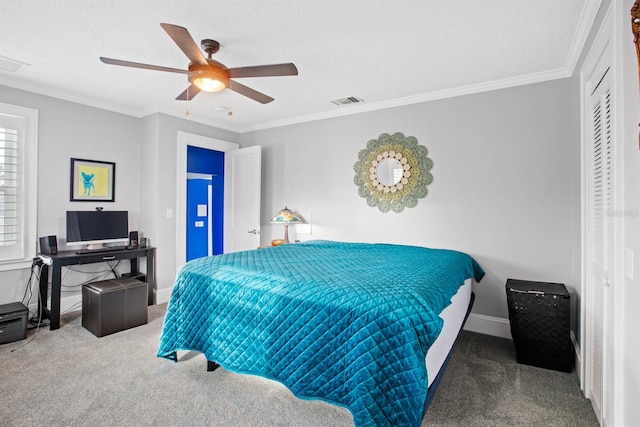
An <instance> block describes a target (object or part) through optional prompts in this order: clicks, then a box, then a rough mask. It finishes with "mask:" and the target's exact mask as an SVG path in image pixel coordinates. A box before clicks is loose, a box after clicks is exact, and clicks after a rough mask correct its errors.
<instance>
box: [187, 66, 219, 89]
mask: <svg viewBox="0 0 640 427" xmlns="http://www.w3.org/2000/svg"><path fill="white" fill-rule="evenodd" d="M189 68H190V69H189V82H190V83H191V84H193V85H195V86H197V87H198V89H200V90H203V91H205V92H219V91H221V90H222V89H224V88H226V87H228V86H229V76H227V75H226V74H225V72H224V70H219V69H214V68H209V67H208V66H207V67H206V68H204V67H200V66H194V67H189Z"/></svg>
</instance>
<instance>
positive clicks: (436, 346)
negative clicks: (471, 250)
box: [426, 279, 472, 386]
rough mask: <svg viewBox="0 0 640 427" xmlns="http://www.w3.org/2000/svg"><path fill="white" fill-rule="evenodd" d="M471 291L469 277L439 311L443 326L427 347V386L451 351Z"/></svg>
mask: <svg viewBox="0 0 640 427" xmlns="http://www.w3.org/2000/svg"><path fill="white" fill-rule="evenodd" d="M471 291H472V284H471V279H467V280H465V282H464V284H463V285H462V286H461V287H460V289H458V293H456V294H455V295H454V296H453V298H451V305H449V306H447V308H445V309H444V310H442V313H440V317H441V318H442V320H444V326H443V327H442V331H440V335H438V338H436V340H435V342H434V343H433V344H432V345H431V347H430V348H429V351H428V352H427V357H426V363H427V375H428V376H429V386H431V383H432V382H433V380H434V379H435V378H436V376H437V375H438V372H440V368H441V367H442V364H443V363H444V361H445V359H446V358H447V355H448V354H449V352H450V351H451V347H453V344H454V342H455V340H456V338H457V336H458V332H460V328H461V327H462V323H463V322H464V317H465V315H466V314H467V309H468V308H469V301H471Z"/></svg>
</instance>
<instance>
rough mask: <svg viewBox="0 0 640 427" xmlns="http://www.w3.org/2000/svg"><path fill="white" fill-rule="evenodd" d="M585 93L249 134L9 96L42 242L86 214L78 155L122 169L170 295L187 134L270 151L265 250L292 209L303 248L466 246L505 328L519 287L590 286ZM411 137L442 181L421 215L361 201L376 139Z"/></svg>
mask: <svg viewBox="0 0 640 427" xmlns="http://www.w3.org/2000/svg"><path fill="white" fill-rule="evenodd" d="M576 84H577V83H576V81H575V79H573V80H572V79H565V80H557V81H553V82H548V83H541V84H536V85H530V86H523V87H518V88H512V89H504V90H499V91H493V92H486V93H481V94H476V95H470V96H464V97H458V98H452V99H447V100H440V101H433V102H429V103H423V104H416V105H410V106H405V107H399V108H393V109H387V110H381V111H376V112H370V113H364V114H358V115H350V116H345V117H341V118H336V119H329V120H322V121H317V122H312V123H305V124H299V125H292V126H286V127H282V128H277V129H269V130H263V131H258V132H252V133H248V134H243V135H240V136H238V135H237V134H235V133H233V132H228V131H224V130H220V129H216V128H212V127H209V126H205V125H201V124H198V123H193V122H190V121H187V120H183V119H179V118H175V117H171V116H166V115H163V114H154V115H151V116H148V117H146V118H144V119H137V118H132V117H128V116H125V115H121V114H117V113H112V112H108V111H104V110H99V109H96V108H92V107H86V106H82V105H79V104H74V103H71V102H66V101H62V100H58V99H54V98H50V97H46V96H42V95H36V94H32V93H29V92H25V91H22V90H17V89H11V88H6V87H0V97H1V99H0V101H2V102H8V103H13V104H16V105H24V106H27V107H32V108H36V109H38V110H39V111H40V153H39V155H40V160H41V164H40V167H39V173H40V176H39V196H38V197H39V198H38V202H39V211H38V235H46V234H57V235H58V236H63V235H64V233H65V230H64V222H63V221H64V212H65V211H66V210H68V209H71V208H72V207H73V208H76V206H78V203H70V202H69V201H68V185H69V176H68V173H69V172H68V165H69V158H70V157H86V158H89V159H99V160H109V161H115V162H116V164H117V174H116V176H117V182H116V203H115V204H114V206H113V208H121V209H127V210H130V211H132V228H133V227H137V226H138V225H139V229H140V231H141V232H142V233H143V234H144V235H145V236H147V237H149V238H150V240H151V244H152V245H154V246H156V247H157V248H158V254H157V260H158V263H157V277H158V288H159V289H165V288H170V287H171V286H172V284H173V279H174V277H175V244H176V235H175V220H174V219H171V218H167V215H166V212H167V209H173V210H174V211H175V204H176V179H175V173H176V164H175V159H176V149H177V148H176V135H177V132H178V131H179V130H182V131H187V132H191V133H196V134H200V135H204V136H210V137H213V138H217V139H223V140H227V141H231V142H238V143H240V144H241V145H243V146H247V145H254V144H260V145H262V146H263V147H264V152H263V159H264V160H263V162H264V165H263V202H262V203H263V204H262V223H263V234H262V243H268V242H269V241H270V240H271V239H272V238H275V237H281V235H282V230H281V229H280V228H275V227H272V226H270V225H269V219H270V217H271V216H272V215H273V214H275V213H276V212H277V211H278V210H279V209H281V208H282V207H283V206H284V205H288V206H289V207H290V208H292V209H295V210H298V211H299V212H300V213H302V214H303V215H304V216H306V217H309V218H311V221H312V230H313V234H312V235H298V236H297V238H299V239H302V240H307V239H317V238H323V239H335V240H356V241H368V242H391V243H403V244H415V245H423V246H430V247H442V248H452V249H458V250H462V251H465V252H468V253H470V254H472V255H473V256H474V257H476V258H477V260H478V261H479V262H480V263H481V264H482V265H483V267H484V268H485V270H486V272H487V276H486V279H485V280H484V281H483V282H482V283H481V284H480V285H479V286H478V287H477V289H476V292H477V295H478V299H477V303H476V306H475V310H474V311H475V313H477V314H482V315H487V316H493V317H497V318H503V319H504V318H506V317H507V308H506V304H505V300H506V297H505V291H504V284H505V281H506V279H507V278H508V277H519V278H525V279H531V280H545V281H559V282H563V283H566V284H567V286H569V287H570V288H571V289H572V290H573V291H574V292H575V291H578V290H579V289H578V288H577V283H578V277H579V265H578V263H579V252H580V251H579V219H580V211H579V207H580V206H579V188H580V184H579V158H580V156H579V145H578V144H579V142H578V140H579V132H578V130H579V124H578V118H579V117H578V105H579V102H578V99H577V86H576ZM345 108H348V107H345ZM398 131H399V132H403V133H404V134H405V135H413V136H415V137H416V138H417V139H418V141H419V143H420V144H421V145H424V146H426V147H427V148H428V150H429V156H430V157H431V158H432V159H433V160H434V163H435V166H434V168H433V171H432V172H433V175H434V182H433V184H431V185H430V186H429V195H428V196H427V198H426V199H421V200H420V201H419V203H418V206H417V207H416V208H413V209H406V210H405V211H404V212H403V213H401V214H395V213H393V212H389V213H386V214H383V213H380V212H379V211H378V210H377V209H375V208H370V207H368V206H367V204H366V202H365V200H364V199H362V198H360V197H359V196H358V195H357V187H356V186H355V185H354V184H353V176H354V171H353V163H354V162H355V161H356V159H357V153H358V151H359V150H361V149H362V148H364V147H365V145H366V143H367V141H368V140H369V139H371V138H377V137H378V136H379V135H380V134H381V133H383V132H388V133H394V132H398ZM143 153H144V155H143ZM89 205H90V204H82V206H87V207H90V206H89ZM92 206H93V205H92ZM92 206H91V207H92ZM108 208H109V207H108ZM343 212H347V213H348V214H349V218H350V219H347V220H345V219H343V218H342V213H343ZM292 237H296V236H295V230H292ZM70 274H71V275H72V276H73V274H72V273H70ZM27 276H28V274H27V272H25V271H19V272H9V273H0V279H2V280H1V281H0V283H1V284H0V302H11V301H15V300H19V299H20V298H21V297H22V292H23V290H24V286H25V285H26V280H27ZM78 280H79V279H78Z"/></svg>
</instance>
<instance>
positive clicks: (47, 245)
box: [40, 236, 58, 255]
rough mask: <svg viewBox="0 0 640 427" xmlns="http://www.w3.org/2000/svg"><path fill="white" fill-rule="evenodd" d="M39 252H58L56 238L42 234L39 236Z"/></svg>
mask: <svg viewBox="0 0 640 427" xmlns="http://www.w3.org/2000/svg"><path fill="white" fill-rule="evenodd" d="M40 253H41V254H45V255H52V254H57V253H58V239H56V236H44V237H41V238H40Z"/></svg>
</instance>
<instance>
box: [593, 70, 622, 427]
mask: <svg viewBox="0 0 640 427" xmlns="http://www.w3.org/2000/svg"><path fill="white" fill-rule="evenodd" d="M610 74H611V70H610V69H607V71H605V74H604V76H603V77H602V78H601V79H600V80H599V83H598V85H597V87H596V88H595V90H594V91H593V93H592V95H591V138H590V148H591V150H589V151H590V155H591V156H590V157H591V162H590V163H591V164H590V172H591V173H590V176H591V182H590V189H591V191H590V208H589V230H590V236H589V237H590V244H589V252H590V261H591V266H590V267H591V268H590V270H591V275H590V278H589V279H590V283H589V294H588V296H587V298H588V308H589V316H588V321H589V323H590V324H589V329H588V330H589V337H590V340H589V341H590V345H589V351H590V359H591V361H590V366H589V367H588V369H589V373H590V375H589V383H588V387H589V391H590V399H591V402H592V404H593V407H594V410H595V412H596V415H597V416H598V418H599V419H600V421H601V422H602V420H605V419H606V418H607V417H606V414H607V410H608V407H607V406H608V405H607V399H606V396H607V390H606V387H607V381H608V375H609V372H610V363H611V361H610V360H609V359H608V355H609V352H608V348H609V338H610V336H609V320H610V317H611V315H612V314H611V310H610V307H611V300H610V299H611V295H610V286H611V285H612V283H611V280H612V278H613V275H612V274H610V273H611V271H612V269H613V237H614V229H613V227H614V222H613V218H612V216H613V212H614V210H613V202H614V200H615V198H614V188H615V183H614V163H613V160H614V156H613V143H612V142H613V141H612V138H613V130H612V122H613V117H612V115H613V111H612V105H613V104H612V98H611V97H612V94H611V83H610V82H611V78H610ZM589 151H587V152H589Z"/></svg>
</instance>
